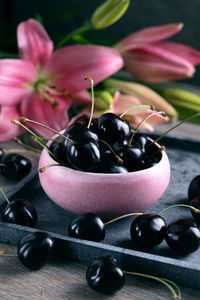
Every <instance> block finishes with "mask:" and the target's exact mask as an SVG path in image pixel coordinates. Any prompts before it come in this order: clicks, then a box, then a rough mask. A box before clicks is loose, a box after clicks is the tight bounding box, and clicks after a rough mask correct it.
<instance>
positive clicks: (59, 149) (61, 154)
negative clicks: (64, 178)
mask: <svg viewBox="0 0 200 300" xmlns="http://www.w3.org/2000/svg"><path fill="white" fill-rule="evenodd" d="M50 151H51V152H52V153H53V155H54V157H52V158H53V159H55V157H56V161H57V162H58V163H62V164H64V165H67V154H66V149H65V148H64V146H63V144H62V143H60V142H56V141H54V142H53V143H51V145H50Z"/></svg>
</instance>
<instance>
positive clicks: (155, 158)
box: [49, 113, 161, 173]
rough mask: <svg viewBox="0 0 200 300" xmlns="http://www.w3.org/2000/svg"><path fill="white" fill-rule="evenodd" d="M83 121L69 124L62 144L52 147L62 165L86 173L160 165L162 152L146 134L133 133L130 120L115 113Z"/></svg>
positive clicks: (52, 151)
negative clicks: (90, 120)
mask: <svg viewBox="0 0 200 300" xmlns="http://www.w3.org/2000/svg"><path fill="white" fill-rule="evenodd" d="M88 122H89V120H88V119H87V118H84V119H82V120H79V121H77V122H76V123H74V124H72V125H70V126H69V127H68V128H67V129H66V130H65V132H64V137H63V138H62V140H61V141H54V142H53V143H52V144H51V145H50V149H49V150H50V152H51V153H52V154H53V158H54V159H55V160H56V161H57V162H59V163H61V164H62V165H65V166H68V167H70V168H73V169H76V170H81V171H85V172H96V173H127V172H134V171H138V170H143V169H146V168H149V167H152V166H153V165H155V164H157V163H158V162H159V161H160V159H161V150H160V149H159V148H158V147H157V146H156V145H155V144H154V143H152V142H151V141H150V140H149V139H148V138H147V136H146V135H144V134H140V133H137V132H136V131H133V132H132V130H131V126H130V124H129V122H128V121H126V120H125V119H122V118H120V117H118V116H117V115H115V114H113V113H106V114H103V115H102V116H100V117H99V118H98V119H92V122H91V124H90V125H89V127H88V126H87V123H88Z"/></svg>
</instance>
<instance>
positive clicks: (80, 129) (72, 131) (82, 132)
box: [62, 123, 99, 149]
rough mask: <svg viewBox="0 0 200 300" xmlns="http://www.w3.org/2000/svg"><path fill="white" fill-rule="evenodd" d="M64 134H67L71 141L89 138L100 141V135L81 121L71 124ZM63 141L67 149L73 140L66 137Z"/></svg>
mask: <svg viewBox="0 0 200 300" xmlns="http://www.w3.org/2000/svg"><path fill="white" fill-rule="evenodd" d="M64 136H66V137H67V138H68V139H70V140H71V141H73V142H75V141H78V142H80V141H82V140H84V141H86V140H89V139H94V140H95V141H98V140H99V139H98V136H97V135H96V134H95V133H94V132H92V131H91V130H90V129H88V128H87V127H85V126H84V125H82V124H81V123H74V124H72V125H70V126H69V127H68V128H67V129H66V130H65V132H64ZM62 143H63V146H64V148H65V149H68V148H69V147H70V145H71V142H70V141H69V140H67V139H65V138H63V139H62Z"/></svg>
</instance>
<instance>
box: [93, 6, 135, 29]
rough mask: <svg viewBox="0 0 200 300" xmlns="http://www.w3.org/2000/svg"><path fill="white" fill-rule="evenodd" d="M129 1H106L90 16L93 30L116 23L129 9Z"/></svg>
mask: <svg viewBox="0 0 200 300" xmlns="http://www.w3.org/2000/svg"><path fill="white" fill-rule="evenodd" d="M129 3H130V0H107V1H105V2H104V3H103V4H102V5H100V6H99V7H98V8H97V9H96V10H95V12H94V13H93V15H92V18H91V23H92V27H93V28H95V29H104V28H107V27H109V26H110V25H112V24H114V23H115V22H117V21H118V20H119V19H120V18H121V17H122V16H123V14H124V13H125V12H126V10H127V9H128V7H129Z"/></svg>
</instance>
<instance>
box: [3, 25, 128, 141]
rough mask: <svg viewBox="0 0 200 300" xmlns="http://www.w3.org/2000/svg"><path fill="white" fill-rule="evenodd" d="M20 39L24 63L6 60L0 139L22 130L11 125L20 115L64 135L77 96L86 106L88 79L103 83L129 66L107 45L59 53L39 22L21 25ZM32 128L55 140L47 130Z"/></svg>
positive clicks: (16, 60)
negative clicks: (73, 96)
mask: <svg viewBox="0 0 200 300" xmlns="http://www.w3.org/2000/svg"><path fill="white" fill-rule="evenodd" d="M17 39H18V48H19V55H20V59H1V60H0V95H1V97H0V105H1V114H0V141H4V140H8V139H10V138H12V137H14V136H15V135H19V134H20V133H21V129H20V128H18V126H14V125H12V124H11V125H12V126H10V120H11V119H13V117H14V118H15V119H17V118H18V117H19V115H23V116H25V117H27V118H30V119H33V120H35V121H38V122H41V123H43V124H45V125H48V126H51V127H52V128H54V129H56V130H59V131H60V130H61V129H63V128H64V127H66V125H67V124H68V122H69V120H68V117H67V109H68V108H69V106H70V105H71V103H72V102H71V101H73V100H72V99H73V98H72V97H71V95H73V94H74V95H75V97H76V98H77V99H78V100H77V101H79V104H80V103H85V102H84V101H85V93H86V91H85V89H87V88H89V82H88V80H84V77H85V76H91V77H92V78H93V79H94V82H95V83H98V82H100V81H102V80H103V79H105V78H107V77H109V76H110V75H112V74H113V73H115V72H117V71H118V70H119V69H120V68H121V67H122V66H123V60H122V57H121V55H120V54H119V53H118V52H117V51H116V50H114V49H111V48H108V47H103V46H90V45H89V46H86V45H75V46H67V47H63V48H61V49H59V50H57V51H55V52H54V53H53V42H52V41H51V39H50V38H49V36H48V34H47V32H46V31H45V29H44V28H43V27H42V25H41V24H40V23H39V22H37V21H36V20H34V19H29V20H28V21H26V22H22V23H20V24H19V26H18V29H17ZM87 101H88V100H87ZM6 107H9V108H6ZM2 126H3V127H2ZM13 127H15V129H13ZM32 127H33V128H34V129H35V130H36V131H37V132H38V133H39V134H41V135H43V136H46V137H49V136H51V133H50V132H49V131H48V130H46V129H44V128H42V127H38V126H34V125H33V126H32Z"/></svg>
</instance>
